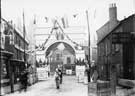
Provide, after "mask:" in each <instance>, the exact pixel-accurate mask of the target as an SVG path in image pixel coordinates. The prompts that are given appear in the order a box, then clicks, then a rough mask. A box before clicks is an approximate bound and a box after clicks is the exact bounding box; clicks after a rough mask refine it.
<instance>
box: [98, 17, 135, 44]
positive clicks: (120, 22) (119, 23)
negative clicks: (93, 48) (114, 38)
mask: <svg viewBox="0 0 135 96" xmlns="http://www.w3.org/2000/svg"><path fill="white" fill-rule="evenodd" d="M132 16H134V17H135V14H132V15H130V16H129V17H127V18H125V19H123V20H121V21H119V22H118V25H117V26H116V27H114V28H113V29H112V30H111V31H110V32H109V33H108V34H107V35H106V36H105V37H104V38H103V39H101V40H100V41H99V42H97V45H98V44H99V43H101V42H102V41H103V40H104V39H105V38H106V37H107V36H108V35H110V34H111V33H112V32H113V31H114V30H115V29H116V28H118V27H119V26H120V25H121V24H122V23H123V22H124V21H125V20H127V19H129V18H130V17H132Z"/></svg>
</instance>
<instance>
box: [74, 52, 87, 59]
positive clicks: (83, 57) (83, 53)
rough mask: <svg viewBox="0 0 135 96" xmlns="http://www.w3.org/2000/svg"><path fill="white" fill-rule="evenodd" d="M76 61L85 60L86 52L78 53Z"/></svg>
mask: <svg viewBox="0 0 135 96" xmlns="http://www.w3.org/2000/svg"><path fill="white" fill-rule="evenodd" d="M76 59H81V60H83V59H85V52H84V50H79V51H76Z"/></svg>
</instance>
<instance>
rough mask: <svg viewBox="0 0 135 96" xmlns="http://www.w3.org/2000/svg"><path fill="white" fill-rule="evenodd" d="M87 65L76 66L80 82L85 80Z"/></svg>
mask: <svg viewBox="0 0 135 96" xmlns="http://www.w3.org/2000/svg"><path fill="white" fill-rule="evenodd" d="M84 73H85V66H76V76H77V77H78V81H79V82H84V76H85V74H84Z"/></svg>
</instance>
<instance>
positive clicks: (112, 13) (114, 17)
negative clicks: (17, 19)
mask: <svg viewBox="0 0 135 96" xmlns="http://www.w3.org/2000/svg"><path fill="white" fill-rule="evenodd" d="M109 19H110V21H117V7H116V4H115V3H112V4H110V6H109Z"/></svg>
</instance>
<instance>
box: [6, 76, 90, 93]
mask: <svg viewBox="0 0 135 96" xmlns="http://www.w3.org/2000/svg"><path fill="white" fill-rule="evenodd" d="M87 88H88V87H87V85H85V84H84V83H78V81H77V78H76V77H75V76H63V84H62V85H61V86H60V89H56V86H55V82H54V78H53V77H50V78H49V79H48V80H46V81H40V82H38V83H36V84H34V85H32V86H30V87H29V88H28V90H27V92H24V91H23V92H21V93H20V92H18V91H17V92H15V93H11V94H7V95H5V96H88V94H87V90H88V89H87Z"/></svg>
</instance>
